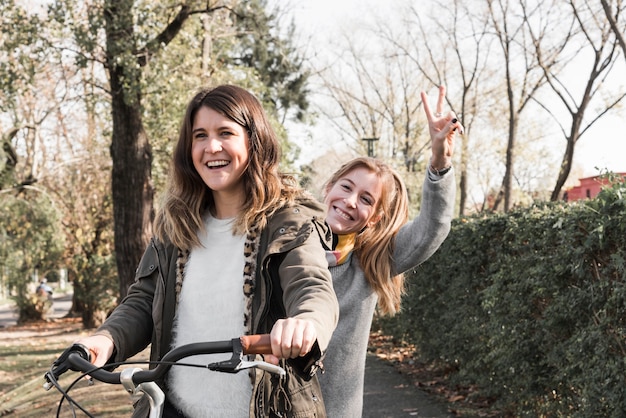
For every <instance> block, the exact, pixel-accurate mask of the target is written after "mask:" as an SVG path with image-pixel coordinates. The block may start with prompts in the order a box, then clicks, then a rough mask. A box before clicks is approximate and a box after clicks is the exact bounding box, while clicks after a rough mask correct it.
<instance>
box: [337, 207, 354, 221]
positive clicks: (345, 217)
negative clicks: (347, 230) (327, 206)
mask: <svg viewBox="0 0 626 418" xmlns="http://www.w3.org/2000/svg"><path fill="white" fill-rule="evenodd" d="M333 208H334V209H335V213H336V214H337V215H339V217H341V218H343V219H345V220H346V221H352V220H353V218H352V216H350V215H349V214H348V213H346V212H344V211H343V210H341V209H339V208H338V207H337V206H334V207H333Z"/></svg>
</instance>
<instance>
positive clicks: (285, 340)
mask: <svg viewBox="0 0 626 418" xmlns="http://www.w3.org/2000/svg"><path fill="white" fill-rule="evenodd" d="M270 339H271V343H272V355H273V356H275V357H278V358H296V357H300V356H304V355H306V354H307V353H308V352H309V351H311V348H313V344H314V343H315V341H316V340H317V331H316V330H315V325H314V324H313V322H311V321H309V320H307V319H297V318H286V319H279V320H278V321H276V323H275V324H274V327H273V328H272V332H271V333H270ZM266 357H269V356H266ZM266 360H267V361H269V362H270V363H271V362H272V361H271V360H272V359H271V357H270V358H269V359H266Z"/></svg>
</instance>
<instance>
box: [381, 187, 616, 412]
mask: <svg viewBox="0 0 626 418" xmlns="http://www.w3.org/2000/svg"><path fill="white" fill-rule="evenodd" d="M625 194H626V186H625V185H624V183H623V182H618V183H614V185H613V186H612V187H610V188H607V189H605V190H603V191H602V192H601V193H600V195H598V197H597V198H595V199H593V200H588V201H583V202H579V203H570V204H566V203H543V204H536V205H534V206H532V207H528V208H523V209H516V210H514V211H511V212H509V213H507V214H489V215H484V214H483V215H476V216H473V217H468V218H462V219H458V220H455V222H454V224H453V226H452V230H451V232H450V235H449V237H448V238H447V240H446V241H445V242H444V244H443V245H442V247H441V248H440V250H439V251H438V252H437V253H436V254H435V255H434V256H433V257H432V258H431V259H430V260H429V261H427V262H426V263H425V264H423V265H422V266H420V267H419V268H418V269H417V271H415V272H414V273H413V274H412V275H411V276H410V277H409V279H408V293H407V295H406V297H405V300H404V302H403V309H402V312H401V313H400V314H399V315H397V316H396V317H394V318H392V319H385V320H378V325H380V326H382V327H383V329H384V330H385V331H387V332H389V333H392V334H394V335H396V336H398V337H401V338H404V339H407V340H408V341H410V342H412V343H415V344H416V345H417V347H419V351H420V355H422V356H425V358H427V359H429V360H436V361H441V362H444V363H445V364H446V365H451V366H453V368H454V370H455V373H454V375H453V379H454V380H455V381H456V382H458V383H460V384H472V385H476V386H477V387H478V388H479V393H480V395H483V396H488V397H492V398H493V399H495V404H494V406H495V407H497V408H499V409H501V410H505V411H509V412H511V413H513V414H515V415H517V416H532V417H535V416H549V417H559V416H563V417H599V416H602V417H622V416H624V414H625V413H626V339H625V336H626V329H625V324H626V276H625V273H624V264H625V257H626V256H625V252H626V201H625V198H624V195H625Z"/></svg>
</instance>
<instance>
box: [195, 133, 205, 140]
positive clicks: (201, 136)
mask: <svg viewBox="0 0 626 418" xmlns="http://www.w3.org/2000/svg"><path fill="white" fill-rule="evenodd" d="M192 138H193V139H194V140H198V141H200V140H203V139H204V138H206V132H202V131H197V132H195V133H194V134H193V136H192Z"/></svg>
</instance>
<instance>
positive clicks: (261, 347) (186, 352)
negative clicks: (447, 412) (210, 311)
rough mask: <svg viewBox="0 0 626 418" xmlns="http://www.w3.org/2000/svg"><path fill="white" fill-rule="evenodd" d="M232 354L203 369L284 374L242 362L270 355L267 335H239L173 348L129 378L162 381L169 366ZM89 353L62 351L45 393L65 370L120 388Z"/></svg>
mask: <svg viewBox="0 0 626 418" xmlns="http://www.w3.org/2000/svg"><path fill="white" fill-rule="evenodd" d="M218 353H233V356H232V358H231V359H230V360H226V361H222V362H217V363H211V364H208V365H207V368H209V369H210V370H216V371H221V372H228V373H236V372H238V371H240V370H242V369H244V368H250V367H259V368H261V369H264V370H267V371H270V372H274V373H279V374H281V375H282V374H284V370H283V369H282V368H280V367H278V366H274V365H272V364H267V363H263V362H244V361H243V358H242V357H243V355H245V354H271V353H272V346H271V343H270V336H269V334H262V335H243V336H241V337H239V338H233V339H232V340H227V341H211V342H201V343H192V344H185V345H182V346H180V347H176V348H174V349H173V350H171V351H169V352H168V353H167V354H165V355H164V356H163V358H162V359H161V361H160V362H159V364H158V365H157V366H156V367H155V368H154V369H151V370H138V371H137V372H135V373H134V374H133V376H132V381H133V383H134V384H135V385H139V384H141V383H144V382H152V381H155V380H158V379H159V378H161V377H163V376H164V375H165V373H166V372H167V371H168V370H169V369H170V367H171V366H172V363H174V362H176V361H178V360H180V359H183V358H185V357H190V356H194V355H200V354H218ZM90 357H91V356H90V354H89V349H88V348H87V347H85V346H83V345H82V344H73V345H72V346H70V347H69V348H68V349H66V350H65V351H64V352H63V353H62V354H61V356H60V357H59V358H58V359H57V360H56V361H55V362H54V363H53V365H52V368H51V369H50V371H49V372H48V373H46V376H45V378H46V380H47V382H48V383H47V385H46V386H47V389H49V388H50V387H51V386H50V383H51V382H52V379H54V380H56V379H58V378H59V376H61V375H62V374H63V373H65V372H66V371H67V370H74V371H77V372H83V373H86V374H89V375H90V376H91V377H93V378H94V379H97V380H99V381H101V382H105V383H111V384H120V374H121V373H120V372H110V371H107V370H104V369H100V368H96V367H95V366H94V365H93V364H91V362H90Z"/></svg>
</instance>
